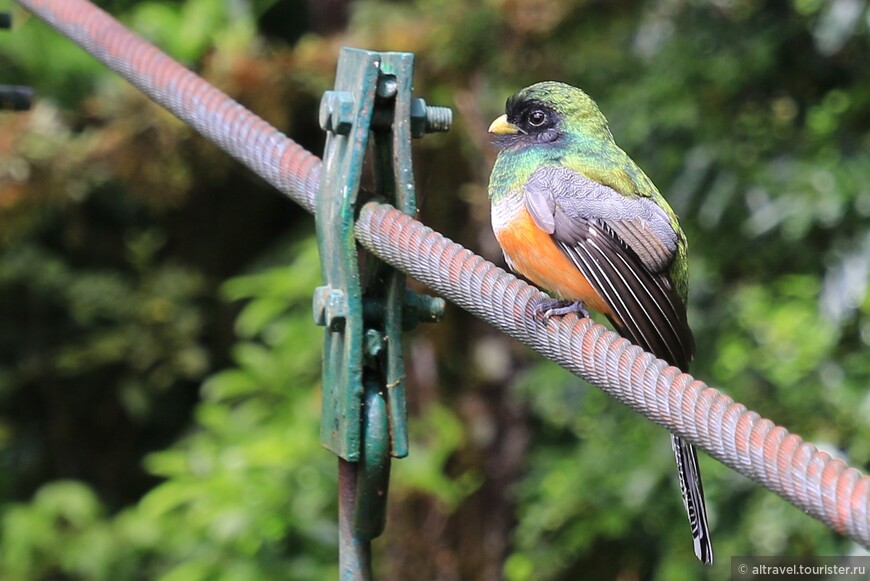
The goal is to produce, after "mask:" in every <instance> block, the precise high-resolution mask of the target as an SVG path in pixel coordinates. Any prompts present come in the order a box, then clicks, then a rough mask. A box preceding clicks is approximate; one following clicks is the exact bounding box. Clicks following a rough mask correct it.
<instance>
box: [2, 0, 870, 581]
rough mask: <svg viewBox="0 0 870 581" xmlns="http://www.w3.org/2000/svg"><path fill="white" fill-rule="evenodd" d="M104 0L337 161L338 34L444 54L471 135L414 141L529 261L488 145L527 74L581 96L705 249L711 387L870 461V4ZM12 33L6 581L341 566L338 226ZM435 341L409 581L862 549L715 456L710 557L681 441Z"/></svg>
mask: <svg viewBox="0 0 870 581" xmlns="http://www.w3.org/2000/svg"><path fill="white" fill-rule="evenodd" d="M103 6H104V7H105V8H106V9H107V10H109V11H110V12H112V13H113V14H115V15H117V16H118V17H119V18H120V19H121V20H122V21H123V22H124V23H126V24H128V25H130V26H131V27H133V28H134V29H136V30H137V31H139V32H140V33H141V34H143V35H144V36H146V37H148V38H149V39H151V40H152V41H154V42H156V43H157V44H159V45H160V46H161V47H162V48H163V49H164V50H166V51H167V52H169V53H170V54H171V55H172V56H173V57H175V58H178V59H180V60H182V61H183V62H184V63H185V64H187V65H188V66H190V67H192V68H194V69H195V70H197V71H198V72H199V73H200V74H202V75H203V76H205V77H206V78H207V79H209V80H210V81H211V82H213V83H215V84H216V85H217V86H219V87H220V88H221V89H222V90H224V91H226V92H227V93H229V94H231V95H232V96H233V97H234V98H236V99H237V100H239V101H241V102H242V103H243V104H245V105H246V106H248V107H250V108H251V109H253V110H254V111H256V112H257V113H258V114H260V115H262V116H263V117H264V118H266V119H267V120H269V121H270V122H271V123H273V124H274V125H276V126H277V127H279V128H280V129H282V130H283V131H284V132H285V133H287V134H288V135H291V136H292V137H293V138H294V139H297V140H298V141H299V142H300V143H301V144H303V145H304V146H306V147H308V148H309V149H311V150H312V151H315V152H317V151H319V150H320V149H321V147H322V135H321V133H320V131H319V129H318V128H317V124H316V117H317V115H316V110H317V109H316V108H317V103H318V100H319V95H320V92H321V91H323V90H324V89H325V88H327V87H329V86H331V84H332V77H333V72H334V68H335V61H336V58H337V53H338V48H339V47H340V46H341V45H343V44H349V45H354V46H360V47H365V48H372V49H379V50H410V51H414V52H416V53H417V63H418V65H417V66H418V72H417V78H416V86H417V91H418V93H420V94H421V95H423V96H425V97H426V98H427V100H428V101H430V102H432V103H438V104H442V103H443V104H450V105H452V106H453V107H454V109H455V112H456V119H457V122H456V124H455V127H454V130H453V131H452V132H451V133H450V134H448V135H444V136H432V137H427V138H426V139H424V140H422V141H420V142H417V143H416V144H415V146H416V151H417V154H418V155H417V160H416V163H417V166H416V175H417V182H418V186H419V189H420V191H421V208H422V211H421V217H422V219H423V221H425V222H426V223H427V224H429V225H431V226H433V227H434V228H436V229H438V230H440V231H442V232H444V233H445V234H446V235H448V236H450V237H451V238H453V239H454V240H457V241H459V242H461V243H463V244H465V245H466V246H468V247H471V248H473V249H475V250H476V251H478V252H480V253H482V254H483V255H484V256H487V257H488V258H490V259H491V260H494V261H497V262H498V261H501V260H502V259H501V256H500V252H499V251H498V248H497V245H496V244H495V241H494V239H493V237H492V234H491V231H490V228H489V225H488V214H487V206H488V203H487V201H486V196H485V186H486V178H487V175H488V171H489V167H490V165H491V162H492V159H493V156H494V150H493V148H492V147H491V146H490V144H489V137H488V136H487V134H486V131H485V130H486V126H487V125H488V123H489V121H490V120H491V119H492V118H494V117H495V116H496V115H498V114H499V113H500V110H501V109H502V107H503V103H504V100H505V98H506V97H507V96H509V95H510V94H511V93H513V92H514V91H515V90H517V89H518V88H520V87H522V86H525V85H528V84H530V83H532V82H535V81H538V80H542V79H559V80H563V81H566V82H569V83H572V84H575V85H578V86H581V87H583V88H584V89H585V90H586V91H587V92H589V93H590V94H591V95H592V96H593V97H594V98H595V99H596V100H597V101H598V102H599V104H600V105H601V108H602V110H603V111H604V113H605V114H606V115H607V116H608V118H609V119H610V121H611V128H612V130H613V133H614V135H615V136H616V139H617V142H618V143H620V145H622V146H623V148H625V149H626V150H627V151H628V152H629V153H630V155H632V157H634V159H635V160H636V161H638V163H639V164H640V165H641V166H642V167H643V168H644V169H645V170H646V171H647V173H648V174H649V175H650V176H651V177H652V178H653V179H654V181H655V182H656V183H657V184H658V185H659V187H660V188H661V190H662V191H663V192H664V193H665V195H666V196H667V197H668V199H669V200H670V201H671V202H672V204H673V205H674V207H675V209H676V210H677V212H678V213H679V214H680V216H681V218H682V222H683V225H684V227H685V229H686V230H687V234H688V237H689V241H690V261H691V265H690V270H691V275H690V276H691V296H690V321H691V323H692V326H693V328H694V329H695V334H696V338H697V341H698V357H697V360H696V361H695V362H694V364H693V369H692V371H693V373H694V374H695V375H697V376H698V377H700V378H702V379H704V380H705V381H707V382H708V383H710V384H712V385H716V386H720V387H722V388H723V389H724V390H725V391H726V392H727V393H728V394H729V395H732V396H733V397H734V398H735V399H737V400H738V401H741V402H742V403H745V404H747V405H748V406H749V407H751V408H753V409H755V410H757V411H759V412H760V413H762V414H763V415H765V416H766V417H769V418H771V419H773V420H774V421H776V422H778V423H781V424H783V425H785V426H786V427H788V428H789V429H790V430H792V431H794V432H796V433H798V434H800V435H802V436H804V437H805V438H807V439H809V440H811V441H814V442H815V443H817V444H819V445H821V446H822V447H824V448H825V449H826V450H827V451H829V452H831V453H832V454H834V455H842V456H843V457H846V458H848V460H849V461H850V463H852V464H853V465H855V466H858V467H863V468H864V469H865V471H866V470H867V469H870V392H868V391H867V389H866V387H867V385H870V358H868V357H867V356H866V353H865V351H866V349H867V347H868V344H870V323H868V315H870V293H868V288H870V189H868V186H867V184H868V183H870V159H868V157H870V153H868V152H870V147H868V146H870V142H868V135H870V131H868V129H870V78H868V77H867V75H866V63H867V62H868V58H870V46H868V45H870V30H868V26H870V25H868V14H870V10H868V6H867V3H866V2H865V1H864V0H832V1H829V2H828V1H820V0H793V1H789V2H781V1H774V0H767V1H762V0H733V1H727V2H726V1H721V0H647V1H644V2H640V1H630V0H627V1H622V2H604V1H601V0H475V1H465V0H411V1H408V2H396V1H387V0H308V1H306V0H262V1H257V2H249V3H244V2H241V3H240V2H224V1H222V0H189V1H186V2H183V1H155V0H148V1H145V2H135V3H134V2H127V1H125V0H114V1H111V2H106V3H105V4H103ZM16 16H17V17H18V24H16V26H15V28H14V29H13V30H12V31H8V32H3V33H2V34H0V82H7V83H13V82H14V83H22V84H23V83H28V84H31V85H34V86H35V87H36V89H37V91H38V93H39V100H38V102H37V104H36V106H35V108H34V110H33V111H32V112H30V113H27V114H14V115H13V114H2V115H0V297H2V298H0V316H2V320H3V321H4V323H5V324H4V326H3V328H2V330H0V468H2V472H0V579H10V580H11V579H16V580H17V579H88V580H90V579H155V578H162V579H185V580H187V579H228V580H230V579H232V580H236V579H240V580H244V579H286V578H291V579H324V578H334V577H335V576H336V575H337V565H336V563H337V561H336V550H337V548H336V542H337V534H336V528H335V510H336V509H335V460H334V458H333V457H331V456H330V455H329V454H328V453H326V452H325V451H323V450H322V449H320V447H319V444H318V435H317V434H318V421H319V402H320V399H319V392H318V381H319V366H320V363H319V353H320V339H319V337H320V333H321V331H320V330H319V329H318V328H317V327H315V326H314V325H313V324H312V323H311V318H310V312H309V308H310V307H309V300H310V295H311V291H312V290H313V288H314V286H316V284H317V280H318V274H317V271H318V265H317V259H316V254H315V248H314V245H313V243H312V241H311V239H310V236H311V232H312V224H311V222H310V218H309V217H308V216H306V215H304V214H302V213H301V211H299V210H298V209H296V208H294V207H293V206H292V204H290V203H289V202H288V201H286V200H284V199H283V198H282V197H281V196H276V195H275V194H274V192H271V191H270V190H269V189H268V187H266V186H265V185H264V184H263V183H262V182H260V181H259V180H256V179H252V177H251V176H250V174H248V173H247V172H246V171H245V170H242V169H241V168H239V167H238V166H237V165H236V164H235V163H234V162H231V161H229V160H228V158H227V157H226V156H224V155H223V154H222V153H220V152H219V151H217V149H216V148H215V147H214V146H212V145H210V144H208V143H206V142H205V141H204V140H202V139H201V138H198V137H197V136H195V135H193V134H192V132H191V130H190V129H189V128H187V127H185V126H184V125H183V124H182V123H180V122H179V121H177V120H175V119H174V118H172V117H171V116H170V115H168V114H167V113H165V112H163V111H162V110H160V109H159V108H158V107H156V106H155V105H153V104H150V103H148V102H147V101H146V100H145V99H144V98H143V97H142V96H141V95H139V94H138V93H137V92H136V91H135V90H134V89H131V88H129V87H128V86H127V85H125V84H124V83H123V82H122V81H120V80H118V79H117V78H116V77H114V76H113V75H111V74H108V73H106V72H105V71H104V70H103V69H102V68H101V66H100V65H98V64H97V63H96V62H95V61H93V60H92V59H91V58H90V57H89V56H87V55H86V54H85V53H84V52H82V51H80V50H79V49H76V48H73V47H72V46H71V44H70V43H69V41H67V40H65V39H63V38H61V37H59V36H58V35H57V34H56V33H54V32H53V31H51V30H50V29H48V28H47V27H46V26H44V25H42V24H40V23H39V22H37V21H36V20H35V19H33V18H29V17H27V16H26V15H25V14H24V13H23V12H20V11H18V12H16ZM37 47H38V49H37ZM445 167H449V168H450V171H449V172H446V171H443V169H444V168H445ZM407 339H408V340H407V343H406V347H407V350H406V357H407V364H408V385H409V391H408V392H409V407H410V409H411V416H412V422H411V433H412V448H411V456H410V457H409V458H407V459H403V460H401V461H397V462H396V463H395V465H394V473H393V481H392V487H391V491H390V508H389V519H388V526H387V531H386V533H385V535H384V537H383V538H382V539H380V540H378V541H377V542H376V543H375V551H376V554H375V562H376V567H377V569H378V574H379V576H380V578H385V579H412V578H414V579H481V580H484V579H486V580H489V579H499V578H506V579H509V580H511V581H521V580H526V579H553V580H560V579H565V580H567V579H577V578H601V579H607V578H617V577H618V578H622V579H668V580H669V579H694V578H710V579H727V578H728V576H729V574H730V565H729V559H728V557H730V556H731V555H774V554H789V555H804V554H818V555H827V554H848V553H859V552H860V551H863V549H861V548H859V547H857V546H855V545H854V544H853V543H850V542H848V541H845V540H844V539H842V538H841V537H839V536H838V535H836V534H835V533H832V532H830V531H829V530H828V529H827V528H826V527H824V526H823V525H822V524H820V523H818V522H816V521H814V520H813V519H810V518H809V517H807V516H806V515H803V514H801V513H800V512H799V511H797V510H796V509H794V508H793V507H791V506H790V505H788V504H787V503H786V502H785V501H783V500H781V499H779V498H777V497H775V496H773V495H772V494H770V493H769V492H767V491H765V490H762V489H760V488H759V487H757V486H756V485H755V484H753V483H751V482H750V481H748V480H747V479H745V478H744V477H742V476H740V475H738V474H735V473H733V472H732V471H730V470H727V469H725V468H723V467H722V466H720V465H719V464H718V463H716V462H714V461H712V460H710V459H709V458H706V457H702V459H701V462H702V469H703V471H704V473H705V490H706V493H707V497H708V508H709V510H710V516H711V523H712V526H713V533H714V544H715V548H716V553H717V563H716V564H715V565H714V566H713V567H712V568H710V569H703V568H702V567H701V566H700V565H698V564H697V562H696V561H695V559H694V556H693V555H692V550H691V542H690V537H689V531H688V526H687V523H686V522H685V517H684V515H683V509H682V506H681V505H680V499H679V493H678V491H677V487H676V483H675V479H674V466H673V459H672V455H671V452H670V448H669V444H668V439H667V436H666V434H665V432H664V431H663V430H662V429H660V428H658V427H657V426H655V425H653V424H651V423H650V422H647V421H645V420H643V419H642V418H640V417H638V416H637V415H635V414H633V413H632V412H630V411H629V410H627V409H626V408H624V407H623V406H621V405H619V404H616V403H614V402H613V401H611V400H610V399H609V398H607V397H606V396H605V395H603V394H602V393H601V392H599V391H598V390H596V389H594V388H593V387H591V386H588V385H586V384H584V383H582V382H581V381H580V380H578V379H576V378H574V377H573V376H571V375H569V374H567V373H566V372H564V371H562V370H560V369H559V368H557V367H555V366H554V365H552V364H549V363H546V362H542V361H540V360H539V359H538V358H537V357H535V356H533V355H532V354H531V353H529V352H528V351H527V350H526V349H524V348H522V347H521V346H519V345H517V344H516V343H513V342H511V341H509V340H507V339H506V338H504V337H503V336H501V335H499V334H497V333H496V332H494V331H493V330H492V329H490V328H488V327H486V326H485V325H483V324H481V323H480V322H478V321H476V320H474V319H472V318H471V317H470V316H468V315H467V314H465V313H462V312H459V311H458V310H451V311H449V312H448V316H447V319H446V320H445V322H443V323H441V324H439V325H437V326H435V327H427V328H424V329H418V330H417V331H415V332H414V333H412V334H409V335H408V338H407Z"/></svg>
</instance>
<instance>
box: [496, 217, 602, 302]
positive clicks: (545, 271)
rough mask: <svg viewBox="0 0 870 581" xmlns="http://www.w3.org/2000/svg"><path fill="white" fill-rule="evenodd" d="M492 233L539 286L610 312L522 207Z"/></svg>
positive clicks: (581, 275)
mask: <svg viewBox="0 0 870 581" xmlns="http://www.w3.org/2000/svg"><path fill="white" fill-rule="evenodd" d="M495 237H496V239H497V240H498V243H499V245H500V246H501V248H502V250H503V251H504V253H505V254H506V255H507V256H508V257H509V258H510V260H511V262H512V263H513V266H514V268H515V269H516V271H517V272H519V273H520V274H522V275H523V276H525V277H526V278H527V279H529V280H530V281H532V282H533V283H535V284H536V285H538V286H539V287H541V288H543V289H546V290H548V291H551V292H553V293H554V294H555V295H556V296H557V297H559V298H560V299H568V300H572V301H583V303H584V304H585V305H586V306H587V307H589V308H591V309H593V310H596V311H598V312H600V313H603V314H605V315H609V314H611V309H610V307H608V306H607V303H605V302H604V301H603V300H602V298H601V296H600V295H599V294H598V293H597V292H596V291H595V289H594V288H592V285H590V284H589V282H588V281H587V280H586V277H585V276H583V274H582V273H581V272H580V270H579V269H578V268H577V267H576V266H574V263H573V262H571V260H570V259H569V258H568V257H567V256H565V254H564V253H563V252H562V251H561V250H559V247H558V246H556V244H555V242H553V239H552V238H551V237H550V235H549V234H547V233H546V232H544V231H543V230H541V229H540V228H538V226H537V225H536V224H535V222H534V221H533V220H532V217H531V216H530V215H529V211H528V210H526V208H525V207H523V208H522V209H521V210H520V211H519V212H517V214H516V215H515V216H514V217H513V218H512V219H511V220H510V222H509V223H508V224H507V225H506V226H505V227H504V228H500V229H498V230H496V231H495Z"/></svg>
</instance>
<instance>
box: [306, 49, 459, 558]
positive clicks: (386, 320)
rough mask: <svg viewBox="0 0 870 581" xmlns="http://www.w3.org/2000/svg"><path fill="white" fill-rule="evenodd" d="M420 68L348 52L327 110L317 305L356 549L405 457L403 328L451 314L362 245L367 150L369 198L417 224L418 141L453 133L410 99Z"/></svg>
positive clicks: (447, 114)
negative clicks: (358, 226) (346, 465)
mask: <svg viewBox="0 0 870 581" xmlns="http://www.w3.org/2000/svg"><path fill="white" fill-rule="evenodd" d="M413 70H414V55H413V54H411V53H379V52H372V51H366V50H359V49H352V48H343V49H342V51H341V55H340V58H339V62H338V70H337V72H336V81H335V89H334V90H332V91H327V92H326V93H325V94H324V96H323V100H322V101H321V108H320V124H321V126H322V127H323V129H324V130H325V131H326V132H327V138H326V146H325V150H324V155H323V173H322V176H321V180H320V184H321V186H320V192H319V196H318V200H317V215H316V222H317V240H318V246H319V250H320V260H321V267H322V270H323V276H324V279H325V283H326V284H325V285H324V286H321V287H318V288H317V289H316V291H315V294H314V307H313V309H314V319H315V321H316V322H317V323H318V324H319V325H322V326H325V327H326V330H325V333H324V346H323V411H322V423H321V433H320V439H321V443H322V444H323V445H324V446H325V447H326V448H328V449H329V450H331V451H333V452H334V453H335V454H337V455H338V456H339V457H340V458H341V459H342V460H344V461H348V462H353V463H356V466H355V468H354V470H353V471H350V470H344V471H343V473H345V474H353V475H354V476H353V479H354V482H353V483H352V486H353V488H354V492H355V496H354V498H355V501H354V515H353V527H352V528H353V531H354V532H353V534H354V539H353V542H351V540H350V539H344V538H343V539H342V546H343V547H344V546H345V544H347V546H348V548H350V547H352V546H354V543H356V545H359V541H360V540H363V541H368V540H371V539H373V538H375V537H377V536H378V535H380V534H381V532H382V531H383V527H384V519H385V513H386V494H387V487H388V484H389V473H390V458H391V457H396V458H401V457H404V456H406V455H407V454H408V430H407V411H406V403H405V369H404V362H403V359H402V331H403V330H408V329H410V328H412V327H413V326H414V325H415V324H416V323H417V322H419V321H437V320H439V319H440V318H441V316H442V315H443V313H444V306H445V304H444V301H443V299H440V298H433V297H427V296H423V295H417V294H415V293H413V292H411V291H409V290H407V289H406V288H405V276H404V274H402V273H401V272H399V271H397V270H395V269H393V268H391V267H389V266H388V265H386V264H384V263H383V262H381V261H380V260H378V259H377V258H375V257H373V256H366V257H365V261H364V262H365V265H364V266H365V267H364V269H361V268H360V257H359V255H358V252H357V245H356V241H355V240H354V220H355V217H356V214H357V211H358V208H359V207H360V206H361V203H360V198H361V197H362V195H364V194H362V193H361V189H360V186H361V179H362V174H363V168H364V164H365V160H366V152H367V151H370V152H371V156H372V159H371V166H370V167H371V169H372V174H373V177H374V187H373V192H371V193H370V195H372V196H375V197H377V198H380V199H383V200H385V201H387V202H389V203H391V204H393V205H394V206H396V207H397V208H399V209H400V210H401V211H403V212H405V213H407V214H411V215H413V214H414V213H415V212H416V195H415V186H414V175H413V166H412V163H411V138H412V137H421V136H422V135H423V134H425V133H430V132H434V131H446V130H447V129H449V126H450V122H451V117H452V112H451V111H450V109H448V108H444V107H427V106H426V104H425V102H424V101H423V100H422V99H416V98H414V97H413V95H412V92H413ZM368 194H369V193H366V194H365V195H368ZM349 477H350V476H348V478H349ZM342 485H343V486H350V485H349V484H348V483H346V482H343V483H342ZM342 494H343V495H346V494H349V492H348V491H347V490H344V489H343V491H342ZM340 528H341V530H342V531H344V530H345V529H347V528H348V527H340ZM345 541H347V542H345ZM357 552H358V551H357ZM358 553H359V552H358ZM359 554H361V553H359ZM362 561H363V560H361V561H360V562H362ZM353 568H354V567H349V568H348V570H352V569H353ZM344 569H345V567H342V570H344Z"/></svg>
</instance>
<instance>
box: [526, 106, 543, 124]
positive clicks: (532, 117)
mask: <svg viewBox="0 0 870 581" xmlns="http://www.w3.org/2000/svg"><path fill="white" fill-rule="evenodd" d="M546 121H547V114H546V113H544V112H543V111H541V110H540V109H535V110H534V111H532V112H531V113H529V125H531V126H532V127H540V126H541V125H543V124H544V123H546Z"/></svg>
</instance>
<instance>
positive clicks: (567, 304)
mask: <svg viewBox="0 0 870 581" xmlns="http://www.w3.org/2000/svg"><path fill="white" fill-rule="evenodd" d="M533 312H534V314H535V316H542V317H543V319H544V322H545V323H546V322H547V321H549V320H550V317H554V316H558V315H567V314H568V313H577V316H579V317H588V316H589V311H587V310H586V308H585V307H584V306H583V302H582V301H560V300H557V299H542V300H541V302H539V303H538V304H537V305H535V306H534V309H533Z"/></svg>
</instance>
